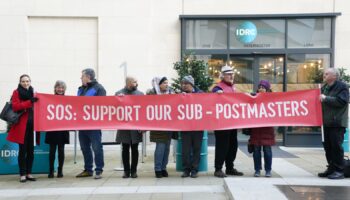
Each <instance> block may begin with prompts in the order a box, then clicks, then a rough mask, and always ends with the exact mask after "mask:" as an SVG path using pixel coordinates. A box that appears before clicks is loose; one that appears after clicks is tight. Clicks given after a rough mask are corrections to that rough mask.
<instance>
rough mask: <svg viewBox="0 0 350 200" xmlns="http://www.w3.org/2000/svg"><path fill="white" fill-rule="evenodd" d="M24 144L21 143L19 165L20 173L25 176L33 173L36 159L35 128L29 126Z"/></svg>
mask: <svg viewBox="0 0 350 200" xmlns="http://www.w3.org/2000/svg"><path fill="white" fill-rule="evenodd" d="M24 137H25V138H24V144H19V151H18V166H19V174H20V175H21V176H25V175H27V174H31V173H32V167H33V161H34V133H33V129H32V128H30V127H28V126H27V131H26V134H25V136H24Z"/></svg>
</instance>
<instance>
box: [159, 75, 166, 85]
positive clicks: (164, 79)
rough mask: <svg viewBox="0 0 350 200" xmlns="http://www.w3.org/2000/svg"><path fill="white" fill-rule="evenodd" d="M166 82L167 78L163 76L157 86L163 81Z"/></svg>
mask: <svg viewBox="0 0 350 200" xmlns="http://www.w3.org/2000/svg"><path fill="white" fill-rule="evenodd" d="M166 80H168V79H167V77H165V76H164V77H163V78H162V79H160V81H159V85H161V84H162V83H163V82H164V81H166Z"/></svg>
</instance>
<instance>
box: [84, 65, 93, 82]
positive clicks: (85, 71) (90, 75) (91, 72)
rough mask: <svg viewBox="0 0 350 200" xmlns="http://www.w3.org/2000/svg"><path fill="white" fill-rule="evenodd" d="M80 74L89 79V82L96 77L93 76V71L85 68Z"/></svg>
mask: <svg viewBox="0 0 350 200" xmlns="http://www.w3.org/2000/svg"><path fill="white" fill-rule="evenodd" d="M82 73H84V74H85V75H87V76H89V77H90V80H94V79H95V77H96V74H95V70H93V69H91V68H86V69H84V70H83V71H82Z"/></svg>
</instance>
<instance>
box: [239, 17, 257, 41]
mask: <svg viewBox="0 0 350 200" xmlns="http://www.w3.org/2000/svg"><path fill="white" fill-rule="evenodd" d="M235 34H236V38H237V40H238V41H240V42H242V43H243V44H249V43H251V42H253V41H254V40H255V38H256V36H257V35H258V31H257V28H256V26H255V24H254V23H253V22H251V21H245V22H243V23H241V24H239V25H238V27H237V29H236V32H235Z"/></svg>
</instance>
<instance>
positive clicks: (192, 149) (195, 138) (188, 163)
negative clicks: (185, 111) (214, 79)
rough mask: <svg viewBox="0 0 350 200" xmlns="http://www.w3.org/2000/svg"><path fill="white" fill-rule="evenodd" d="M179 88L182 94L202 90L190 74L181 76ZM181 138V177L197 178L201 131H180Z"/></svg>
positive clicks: (201, 138)
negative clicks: (197, 86) (196, 85)
mask: <svg viewBox="0 0 350 200" xmlns="http://www.w3.org/2000/svg"><path fill="white" fill-rule="evenodd" d="M181 90H182V93H184V94H187V93H188V94H190V93H203V91H201V90H199V89H198V88H196V87H195V84H194V79H193V77H192V76H191V75H188V76H185V77H183V79H182V81H181ZM181 138H182V166H183V173H182V175H181V177H182V178H186V177H189V176H191V177H192V178H197V177H198V167H199V162H200V153H201V146H202V140H203V131H182V132H181ZM191 153H192V156H191ZM191 157H192V158H191Z"/></svg>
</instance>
